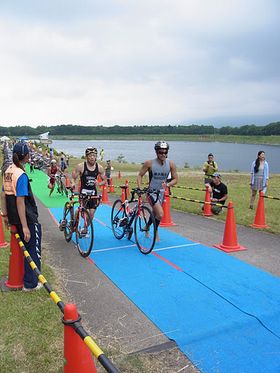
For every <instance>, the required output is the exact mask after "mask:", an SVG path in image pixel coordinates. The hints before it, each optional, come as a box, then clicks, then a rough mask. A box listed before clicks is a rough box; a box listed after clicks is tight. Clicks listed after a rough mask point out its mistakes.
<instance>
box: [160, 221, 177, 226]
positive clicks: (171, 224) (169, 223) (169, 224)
mask: <svg viewBox="0 0 280 373" xmlns="http://www.w3.org/2000/svg"><path fill="white" fill-rule="evenodd" d="M175 225H176V224H175V223H174V222H173V221H172V220H171V221H170V222H168V223H164V222H163V223H162V222H161V223H160V227H174V226H175Z"/></svg>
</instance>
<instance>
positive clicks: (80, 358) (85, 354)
mask: <svg viewBox="0 0 280 373" xmlns="http://www.w3.org/2000/svg"><path fill="white" fill-rule="evenodd" d="M63 320H64V358H65V365H64V373H76V372H83V373H95V372H96V373H97V370H96V366H95V363H94V359H93V356H92V354H91V352H90V350H89V348H88V347H87V345H86V344H85V343H84V341H83V340H82V339H81V337H79V335H78V334H77V333H76V331H75V330H74V328H73V327H72V326H71V324H73V322H75V321H79V320H80V317H79V314H78V312H77V308H76V306H75V305H74V304H66V305H65V307H64V317H63Z"/></svg>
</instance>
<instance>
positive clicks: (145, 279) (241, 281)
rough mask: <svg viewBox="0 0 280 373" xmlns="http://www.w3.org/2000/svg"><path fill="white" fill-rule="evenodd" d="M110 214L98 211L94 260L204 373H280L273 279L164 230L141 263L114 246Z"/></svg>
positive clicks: (130, 248)
mask: <svg viewBox="0 0 280 373" xmlns="http://www.w3.org/2000/svg"><path fill="white" fill-rule="evenodd" d="M110 210H111V209H110V207H109V206H105V205H102V206H100V207H99V208H98V210H97V213H96V219H95V223H94V225H95V245H94V249H93V252H92V253H91V258H92V260H93V261H94V262H95V263H96V265H97V266H98V267H99V268H100V269H101V270H102V271H103V272H104V273H105V274H106V275H107V276H108V277H109V278H110V279H111V280H112V281H113V282H114V283H115V284H116V285H117V286H118V287H119V288H120V289H121V290H122V291H123V292H124V293H125V294H126V295H127V296H128V297H129V298H130V299H131V300H132V301H133V302H134V303H135V304H136V305H137V306H138V307H139V308H140V309H141V310H142V311H143V312H144V313H145V314H146V315H147V317H149V318H150V319H151V320H152V321H153V322H154V323H155V324H156V325H157V326H158V327H159V328H160V329H161V330H162V332H163V333H165V334H166V336H167V337H168V338H170V339H174V340H175V341H176V342H177V344H178V346H179V347H180V349H181V350H182V351H183V352H184V353H185V354H186V355H187V356H188V357H189V358H190V359H191V360H192V362H193V363H194V364H195V365H196V366H197V367H198V368H199V369H200V370H201V371H202V372H226V373H228V372H258V373H259V372H260V371H264V372H280V280H279V279H278V278H276V277H274V276H272V275H270V274H268V273H266V272H263V271H261V270H259V269H257V268H255V267H253V266H250V265H248V264H246V263H243V262H241V261H239V260H237V259H235V258H233V257H231V256H230V255H228V254H225V253H224V252H222V251H219V250H217V249H214V248H209V247H206V246H204V245H201V244H198V243H195V242H193V241H190V240H187V239H185V238H184V237H182V236H180V235H178V234H175V233H173V232H170V231H168V230H166V229H160V232H159V234H160V237H161V242H160V243H157V244H156V247H155V249H154V251H153V253H152V254H150V255H147V256H144V255H142V254H141V253H140V252H139V250H138V249H137V247H136V245H135V244H134V242H131V241H128V240H127V239H126V238H124V239H122V240H120V241H119V240H116V239H115V238H114V236H113V233H112V231H111V229H110ZM51 212H52V213H53V215H54V216H55V217H56V219H57V220H59V219H60V218H61V214H62V210H61V209H51ZM166 248H169V249H166Z"/></svg>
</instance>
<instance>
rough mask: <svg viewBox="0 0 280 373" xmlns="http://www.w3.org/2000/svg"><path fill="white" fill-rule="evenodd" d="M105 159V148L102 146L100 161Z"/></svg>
mask: <svg viewBox="0 0 280 373" xmlns="http://www.w3.org/2000/svg"><path fill="white" fill-rule="evenodd" d="M103 159H104V149H103V148H102V149H101V150H100V161H103Z"/></svg>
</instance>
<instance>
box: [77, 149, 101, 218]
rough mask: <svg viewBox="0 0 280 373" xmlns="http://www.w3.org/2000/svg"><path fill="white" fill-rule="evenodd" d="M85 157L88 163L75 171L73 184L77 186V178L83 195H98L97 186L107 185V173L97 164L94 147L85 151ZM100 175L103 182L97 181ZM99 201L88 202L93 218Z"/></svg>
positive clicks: (78, 166) (82, 164) (80, 165)
mask: <svg viewBox="0 0 280 373" xmlns="http://www.w3.org/2000/svg"><path fill="white" fill-rule="evenodd" d="M85 157H86V161H85V162H83V163H79V164H78V165H77V167H76V168H75V170H74V171H73V172H72V178H73V182H72V184H74V185H75V181H76V180H77V178H80V181H81V188H80V192H81V193H83V192H84V193H92V194H93V195H97V189H96V187H97V186H102V185H104V184H105V183H106V181H105V180H106V179H105V173H104V169H103V167H102V166H101V165H100V164H98V163H97V149H96V148H93V147H89V148H87V149H86V150H85ZM98 175H100V177H101V181H100V182H98V181H97V177H98ZM97 203H98V201H97V200H95V199H92V200H90V201H89V202H88V204H87V208H88V209H89V213H90V216H91V218H93V217H94V213H95V210H96V207H97Z"/></svg>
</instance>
